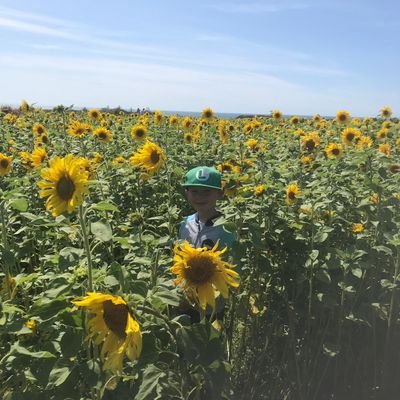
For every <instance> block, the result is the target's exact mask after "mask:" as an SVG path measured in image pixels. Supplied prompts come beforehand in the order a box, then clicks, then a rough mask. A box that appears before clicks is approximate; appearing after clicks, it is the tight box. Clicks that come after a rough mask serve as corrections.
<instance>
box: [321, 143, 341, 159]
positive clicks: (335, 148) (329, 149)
mask: <svg viewBox="0 0 400 400" xmlns="http://www.w3.org/2000/svg"><path fill="white" fill-rule="evenodd" d="M325 153H326V156H327V157H328V158H339V157H341V156H342V154H343V147H342V146H341V145H340V144H336V143H329V144H328V146H326V148H325Z"/></svg>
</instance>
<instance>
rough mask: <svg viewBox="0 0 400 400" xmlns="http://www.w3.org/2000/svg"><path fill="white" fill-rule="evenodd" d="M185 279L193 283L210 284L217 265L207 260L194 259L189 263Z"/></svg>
mask: <svg viewBox="0 0 400 400" xmlns="http://www.w3.org/2000/svg"><path fill="white" fill-rule="evenodd" d="M188 265H189V268H187V269H186V270H185V278H186V279H188V280H189V281H191V282H193V283H206V282H209V281H210V279H211V277H212V276H213V274H214V272H215V265H214V263H212V262H211V260H208V259H206V258H193V259H191V260H190V261H189V262H188Z"/></svg>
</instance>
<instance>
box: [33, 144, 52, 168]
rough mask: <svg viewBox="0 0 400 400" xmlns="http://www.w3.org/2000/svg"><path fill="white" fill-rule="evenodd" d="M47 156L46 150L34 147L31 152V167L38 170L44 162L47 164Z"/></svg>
mask: <svg viewBox="0 0 400 400" xmlns="http://www.w3.org/2000/svg"><path fill="white" fill-rule="evenodd" d="M48 158H49V156H48V155H47V152H46V149H44V148H43V147H36V148H35V149H34V150H33V151H32V156H31V160H32V165H33V167H34V168H39V167H41V166H42V165H43V163H44V162H47V160H48Z"/></svg>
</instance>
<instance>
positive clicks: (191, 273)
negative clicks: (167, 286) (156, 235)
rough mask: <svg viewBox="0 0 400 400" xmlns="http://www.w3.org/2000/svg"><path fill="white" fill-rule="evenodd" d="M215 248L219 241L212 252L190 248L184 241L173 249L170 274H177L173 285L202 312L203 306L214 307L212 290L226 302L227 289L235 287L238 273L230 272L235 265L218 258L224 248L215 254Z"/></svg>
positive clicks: (214, 294)
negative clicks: (180, 289)
mask: <svg viewBox="0 0 400 400" xmlns="http://www.w3.org/2000/svg"><path fill="white" fill-rule="evenodd" d="M218 245H219V242H217V243H216V244H215V246H214V247H213V248H212V249H207V247H201V248H193V247H191V246H190V244H189V243H188V242H186V241H185V242H184V243H183V244H182V245H179V244H178V245H176V246H175V249H174V252H175V255H174V265H173V266H172V267H171V272H172V273H174V274H175V275H177V278H176V279H175V283H176V284H177V285H181V286H182V288H183V291H184V292H185V294H186V295H187V296H188V297H189V298H194V299H195V300H196V301H197V303H198V304H199V306H200V308H201V309H203V310H205V309H206V307H207V304H209V305H210V306H211V307H212V308H215V297H216V296H217V293H216V290H218V292H219V293H220V294H221V295H222V297H224V298H225V299H226V298H228V288H229V286H232V287H235V288H236V287H238V286H239V274H238V273H237V272H236V271H233V270H232V268H234V267H235V266H234V265H232V264H229V263H228V262H226V261H223V260H222V259H221V255H222V254H223V253H225V252H226V249H227V248H226V247H225V248H224V249H223V250H220V251H218V250H217V248H218Z"/></svg>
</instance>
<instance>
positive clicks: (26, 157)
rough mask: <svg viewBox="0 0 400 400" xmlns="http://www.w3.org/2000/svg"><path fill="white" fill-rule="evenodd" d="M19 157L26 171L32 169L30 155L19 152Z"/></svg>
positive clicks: (25, 152)
mask: <svg viewBox="0 0 400 400" xmlns="http://www.w3.org/2000/svg"><path fill="white" fill-rule="evenodd" d="M19 157H20V159H21V164H22V165H23V166H24V167H25V168H26V169H28V170H30V169H32V168H33V165H32V155H31V154H30V153H28V152H27V151H20V152H19Z"/></svg>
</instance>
